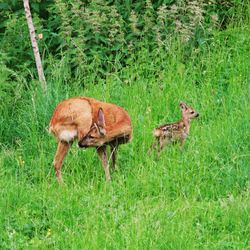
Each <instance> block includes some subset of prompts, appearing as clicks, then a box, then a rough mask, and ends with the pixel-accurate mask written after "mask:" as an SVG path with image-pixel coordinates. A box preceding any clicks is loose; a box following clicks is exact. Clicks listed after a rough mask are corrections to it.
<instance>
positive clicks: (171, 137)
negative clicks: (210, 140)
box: [152, 102, 199, 156]
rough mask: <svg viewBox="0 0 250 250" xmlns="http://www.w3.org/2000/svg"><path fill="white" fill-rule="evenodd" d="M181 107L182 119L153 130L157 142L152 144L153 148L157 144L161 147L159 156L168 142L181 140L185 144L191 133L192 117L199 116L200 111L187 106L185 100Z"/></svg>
mask: <svg viewBox="0 0 250 250" xmlns="http://www.w3.org/2000/svg"><path fill="white" fill-rule="evenodd" d="M180 108H181V112H182V119H181V120H180V121H178V122H174V123H169V124H165V125H161V126H159V127H157V128H155V129H154V131H153V134H154V137H155V142H154V144H153V145H152V149H153V148H156V147H157V146H158V147H159V148H158V150H159V151H158V156H159V154H160V151H161V150H162V149H163V148H164V146H165V145H167V144H170V143H174V142H180V143H181V145H182V146H183V144H184V142H185V140H186V138H187V136H188V134H189V129H190V121H191V119H193V118H196V117H198V116H199V113H198V112H196V111H195V110H194V109H193V108H191V107H189V106H187V105H186V104H185V103H184V102H181V103H180Z"/></svg>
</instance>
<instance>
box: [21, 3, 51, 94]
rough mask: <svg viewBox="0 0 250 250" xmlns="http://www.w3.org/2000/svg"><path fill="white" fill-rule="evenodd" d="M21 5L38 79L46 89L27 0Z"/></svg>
mask: <svg viewBox="0 0 250 250" xmlns="http://www.w3.org/2000/svg"><path fill="white" fill-rule="evenodd" d="M23 5H24V10H25V16H26V19H27V23H28V27H29V33H30V40H31V44H32V48H33V52H34V56H35V61H36V68H37V72H38V77H39V81H40V83H41V85H42V88H43V90H46V80H45V76H44V73H43V66H42V61H41V57H40V54H39V48H38V45H37V41H36V33H35V28H34V25H33V22H32V17H31V12H30V6H29V0H23Z"/></svg>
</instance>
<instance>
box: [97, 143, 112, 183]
mask: <svg viewBox="0 0 250 250" xmlns="http://www.w3.org/2000/svg"><path fill="white" fill-rule="evenodd" d="M96 150H97V153H98V156H99V159H100V160H101V162H102V166H103V168H104V171H105V176H106V180H107V181H110V180H111V178H110V173H109V169H108V158H107V152H106V145H104V146H101V147H98V148H96Z"/></svg>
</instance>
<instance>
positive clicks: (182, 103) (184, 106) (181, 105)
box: [180, 102, 188, 110]
mask: <svg viewBox="0 0 250 250" xmlns="http://www.w3.org/2000/svg"><path fill="white" fill-rule="evenodd" d="M180 108H181V109H182V110H186V109H187V108H188V107H187V104H186V103H185V102H180Z"/></svg>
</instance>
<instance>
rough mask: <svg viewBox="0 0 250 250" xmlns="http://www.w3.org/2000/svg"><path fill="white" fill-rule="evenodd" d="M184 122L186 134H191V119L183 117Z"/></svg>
mask: <svg viewBox="0 0 250 250" xmlns="http://www.w3.org/2000/svg"><path fill="white" fill-rule="evenodd" d="M182 122H183V124H184V131H185V133H186V134H189V129H190V120H189V119H187V118H184V117H182Z"/></svg>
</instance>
